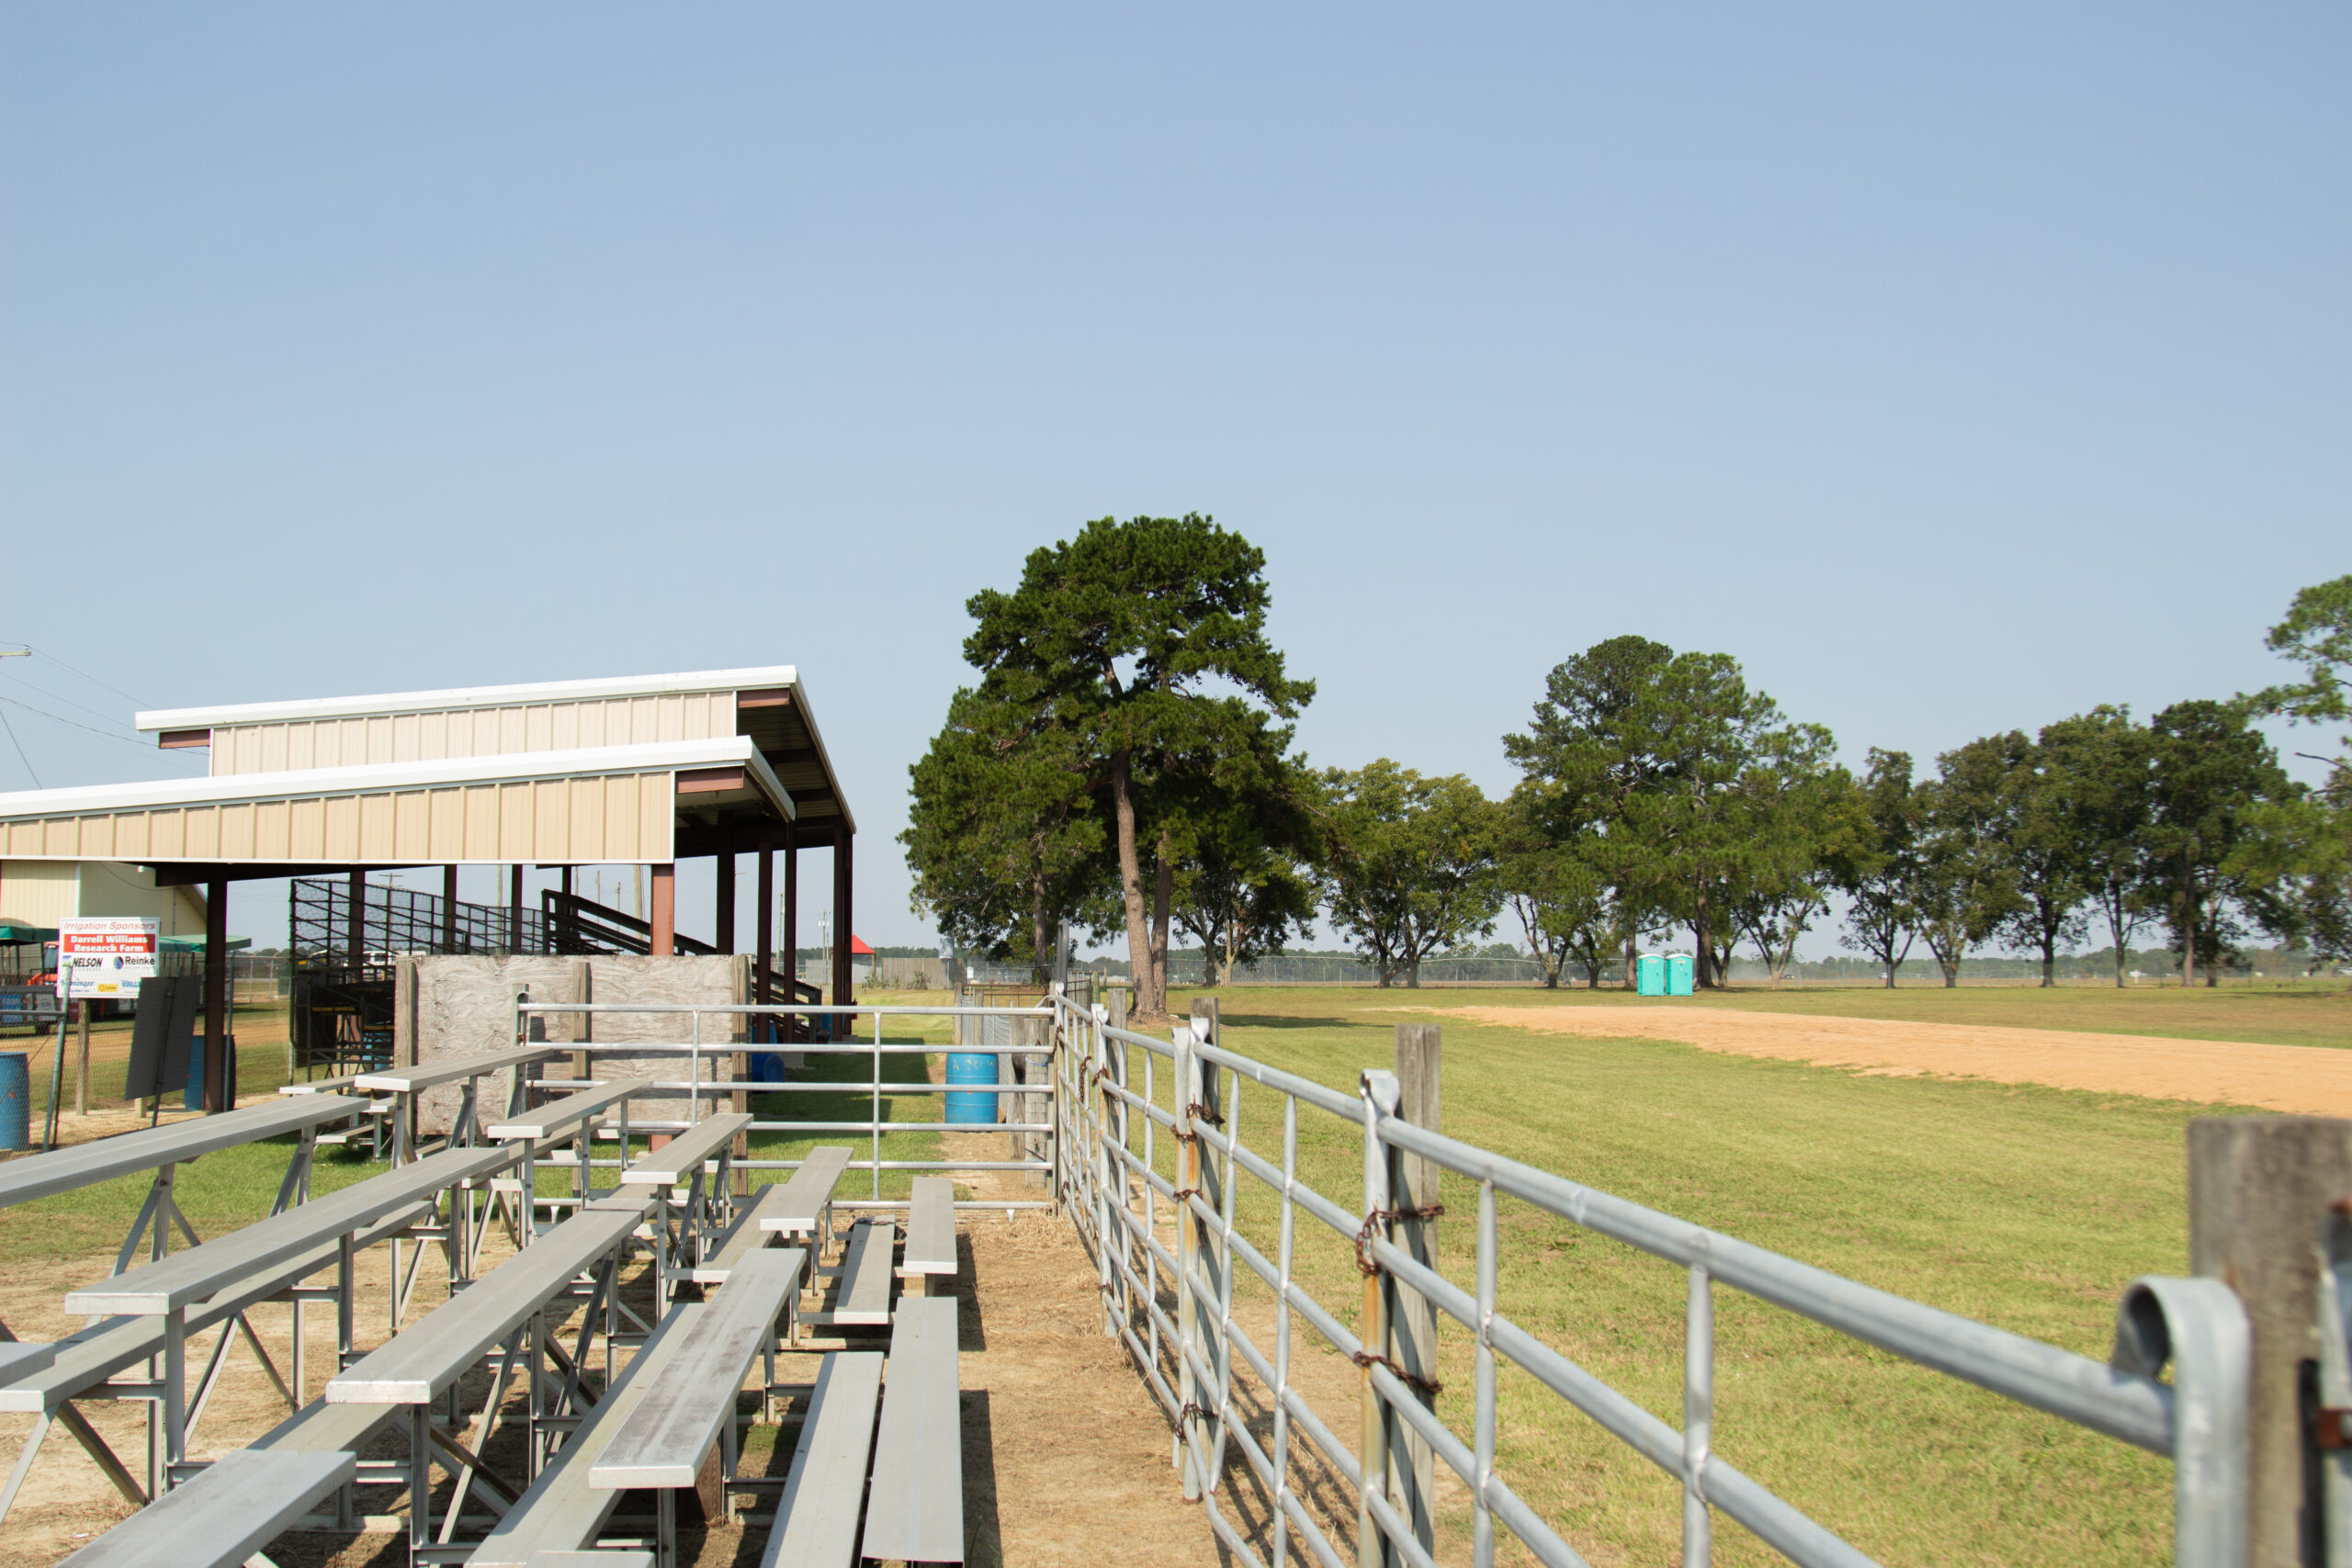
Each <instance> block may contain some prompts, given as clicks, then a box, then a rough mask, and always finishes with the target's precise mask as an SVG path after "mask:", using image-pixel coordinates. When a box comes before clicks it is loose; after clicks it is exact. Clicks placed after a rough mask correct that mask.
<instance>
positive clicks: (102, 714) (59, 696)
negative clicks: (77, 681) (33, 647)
mask: <svg viewBox="0 0 2352 1568" xmlns="http://www.w3.org/2000/svg"><path fill="white" fill-rule="evenodd" d="M0 674H6V675H7V677H8V679H9V680H11V681H14V682H17V684H18V685H20V686H24V687H28V688H29V689H30V690H32V691H36V692H39V693H40V694H41V695H42V696H44V697H49V698H51V699H53V700H55V701H57V702H61V703H63V704H64V705H66V706H67V707H70V708H80V709H81V710H82V711H83V712H84V713H86V714H89V715H91V716H93V717H96V718H112V717H113V715H112V714H110V713H108V712H107V711H106V710H105V709H104V708H94V707H92V706H91V705H89V704H87V703H77V702H75V701H74V699H73V698H72V697H69V696H67V695H66V694H64V693H62V692H52V691H51V690H50V689H49V688H48V687H47V686H35V685H33V683H32V682H30V681H28V680H26V679H25V678H24V677H23V676H22V675H18V674H15V673H13V672H10V671H0Z"/></svg>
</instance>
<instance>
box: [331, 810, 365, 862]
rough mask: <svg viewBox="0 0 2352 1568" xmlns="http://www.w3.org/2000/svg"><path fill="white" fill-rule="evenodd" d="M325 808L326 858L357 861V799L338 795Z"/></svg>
mask: <svg viewBox="0 0 2352 1568" xmlns="http://www.w3.org/2000/svg"><path fill="white" fill-rule="evenodd" d="M326 807H327V829H326V858H327V859H329V860H357V859H358V858H359V801H358V798H357V797H356V796H355V795H335V796H334V797H333V798H331V799H329V800H328V801H327V803H326Z"/></svg>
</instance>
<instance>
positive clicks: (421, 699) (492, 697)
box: [131, 664, 800, 730]
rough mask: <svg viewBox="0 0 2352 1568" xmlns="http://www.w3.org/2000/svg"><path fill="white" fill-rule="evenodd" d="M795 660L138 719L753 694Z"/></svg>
mask: <svg viewBox="0 0 2352 1568" xmlns="http://www.w3.org/2000/svg"><path fill="white" fill-rule="evenodd" d="M799 683H800V674H799V671H797V670H795V669H794V668H793V667H792V666H791V665H789V664H770V665H763V666H761V667H759V668H757V669H752V670H702V671H693V672H690V673H685V674H674V675H613V676H607V677H605V678H604V679H602V680H596V681H541V682H534V683H531V684H527V685H519V686H457V687H452V688H450V689H449V690H447V691H439V692H390V693H385V694H380V695H377V696H368V697H311V698H307V699H305V700H302V701H300V702H290V703H238V704H233V705H229V706H226V707H209V708H157V709H154V710H153V711H152V712H149V713H142V714H136V715H133V716H132V718H131V724H132V726H133V727H134V728H138V729H142V730H157V729H209V728H214V727H216V726H219V725H225V724H267V723H271V722H273V721H279V720H287V719H300V718H361V717H374V716H379V715H387V714H401V713H443V712H447V711H449V710H451V709H455V708H496V707H513V706H516V705H527V704H531V703H565V702H584V701H588V700H590V699H593V698H598V697H645V696H662V695H670V694H684V693H687V692H752V691H766V690H769V689H771V688H773V687H776V686H797V685H799Z"/></svg>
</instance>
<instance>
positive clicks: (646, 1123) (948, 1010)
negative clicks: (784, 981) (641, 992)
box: [514, 1000, 1054, 1210]
mask: <svg viewBox="0 0 2352 1568" xmlns="http://www.w3.org/2000/svg"><path fill="white" fill-rule="evenodd" d="M812 1014H815V1015H822V1016H826V1017H831V1018H841V1019H845V1020H849V1021H859V1020H865V1019H871V1020H872V1021H873V1029H872V1037H871V1038H870V1039H866V1040H849V1041H837V1042H833V1043H822V1042H792V1043H776V1044H759V1043H745V1042H742V1041H739V1040H736V1039H733V1038H731V1036H732V1035H733V1033H734V1032H735V1030H736V1029H737V1028H738V1027H740V1024H741V1021H750V1020H756V1019H775V1020H778V1021H783V1020H785V1019H786V1017H787V1016H788V1015H799V1016H803V1017H806V1016H809V1015H812ZM1051 1016H1052V1010H1051V1009H1048V1008H1042V1007H1038V1008H969V1007H922V1006H876V1005H859V1004H854V1003H850V1004H842V1005H837V1006H830V1005H819V1004H814V1003H809V1002H783V1001H778V1002H772V1003H731V1004H730V1003H714V1004H709V1005H702V1004H695V1003H685V1002H676V1003H662V1002H537V1001H521V1000H518V1001H517V1002H516V1003H515V1029H514V1038H515V1043H516V1044H518V1045H523V1044H532V1045H550V1046H552V1047H553V1048H555V1049H559V1050H562V1051H567V1052H574V1053H578V1054H580V1055H583V1056H586V1057H587V1058H589V1060H590V1062H591V1063H592V1064H593V1063H594V1059H595V1058H596V1057H599V1056H605V1057H638V1056H673V1057H676V1056H683V1057H684V1058H685V1066H686V1069H687V1071H686V1076H685V1077H683V1078H674V1077H673V1078H655V1079H650V1080H648V1082H647V1084H646V1088H647V1089H648V1090H649V1091H652V1092H654V1093H657V1094H659V1095H660V1096H662V1097H664V1098H668V1097H673V1096H674V1097H676V1098H678V1099H682V1100H684V1101H685V1102H686V1109H687V1118H686V1120H684V1121H679V1120H677V1119H675V1118H672V1119H669V1120H666V1121H665V1120H662V1119H660V1118H652V1117H646V1116H640V1115H636V1114H632V1115H631V1116H630V1117H629V1121H628V1125H629V1127H630V1129H631V1130H632V1131H633V1132H635V1133H638V1134H647V1133H677V1132H683V1131H684V1130H685V1129H686V1128H687V1127H689V1126H691V1125H693V1124H694V1122H699V1121H700V1120H702V1118H703V1116H704V1115H705V1114H706V1113H707V1111H708V1110H709V1109H710V1102H711V1101H713V1100H717V1099H718V1098H720V1097H722V1096H733V1095H736V1094H752V1095H764V1094H829V1095H835V1096H839V1097H842V1098H844V1099H846V1098H849V1097H852V1096H859V1097H863V1098H864V1099H865V1102H866V1106H867V1114H866V1115H865V1116H864V1117H862V1118H854V1119H843V1118H833V1119H830V1120H822V1121H810V1120H794V1119H789V1118H774V1117H757V1116H755V1117H754V1119H753V1121H752V1124H751V1127H750V1128H749V1131H750V1132H752V1133H780V1134H787V1135H792V1136H809V1135H811V1134H827V1133H836V1134H864V1135H865V1140H866V1146H867V1153H866V1157H865V1158H864V1159H852V1160H851V1161H850V1162H849V1168H850V1169H852V1170H864V1171H868V1172H870V1173H871V1175H870V1178H869V1180H868V1184H867V1185H868V1195H867V1196H866V1197H865V1198H862V1199H855V1198H840V1199H836V1200H835V1201H836V1202H837V1203H838V1204H840V1206H842V1207H843V1208H852V1209H899V1208H904V1207H906V1201H905V1200H903V1199H885V1198H884V1197H883V1196H882V1173H883V1172H884V1171H886V1170H905V1171H918V1172H922V1171H935V1172H948V1171H973V1170H1018V1171H1033V1172H1036V1173H1038V1174H1039V1175H1040V1176H1041V1177H1046V1178H1050V1176H1051V1174H1052V1172H1053V1169H1054V1162H1053V1160H1052V1158H1051V1157H1043V1158H1030V1159H1003V1160H970V1159H966V1160H953V1159H884V1158H883V1157H882V1139H883V1136H884V1135H885V1134H891V1133H1008V1134H1010V1133H1035V1134H1051V1133H1052V1131H1053V1123H1052V1122H1021V1121H1014V1120H1011V1119H1009V1118H1004V1117H1000V1119H999V1120H997V1121H994V1122H945V1121H938V1122H893V1121H888V1120H885V1118H884V1116H883V1100H885V1099H886V1098H888V1097H896V1096H899V1095H930V1094H947V1093H950V1092H954V1093H958V1094H992V1095H995V1096H997V1097H998V1103H999V1104H1000V1105H1002V1104H1004V1103H1005V1101H1006V1100H1008V1099H1010V1098H1012V1097H1013V1096H1016V1095H1024V1094H1035V1095H1040V1096H1042V1095H1043V1094H1044V1093H1045V1092H1046V1090H1045V1089H1044V1087H1043V1086H1040V1085H1034V1084H1033V1085H1016V1084H1010V1083H1000V1084H995V1085H989V1084H946V1083H931V1082H929V1081H926V1080H924V1079H922V1078H917V1079H913V1080H902V1079H896V1078H886V1077H883V1064H884V1061H885V1060H886V1059H897V1058H904V1057H908V1056H912V1057H915V1058H917V1059H918V1060H920V1059H921V1058H922V1057H925V1056H930V1055H945V1054H946V1053H947V1052H949V1051H956V1052H974V1053H979V1054H984V1055H995V1056H999V1057H1004V1056H1012V1055H1036V1054H1039V1053H1040V1052H1041V1051H1042V1049H1043V1047H1041V1046H1039V1045H1037V1044H1034V1043H1033V1044H1026V1045H1009V1044H986V1045H981V1044H949V1043H937V1044H933V1043H921V1044H910V1043H888V1042H886V1041H885V1040H884V1039H883V1037H882V1033H883V1031H882V1025H883V1021H884V1020H885V1019H887V1018H960V1017H978V1018H984V1019H985V1018H1008V1019H1009V1018H1039V1019H1043V1018H1050V1017H1051ZM615 1017H631V1018H658V1019H672V1020H675V1021H676V1022H677V1025H678V1032H679V1034H681V1035H683V1036H684V1038H682V1039H672V1038H662V1039H656V1040H650V1041H639V1040H626V1041H593V1040H592V1041H582V1042H577V1043H575V1042H571V1041H560V1040H559V1041H549V1040H546V1039H538V1038H533V1036H532V1032H531V1024H532V1022H533V1021H535V1020H539V1021H551V1020H556V1019H565V1018H577V1019H581V1020H583V1021H587V1023H588V1024H589V1027H590V1029H591V1030H593V1028H594V1020H596V1019H598V1018H615ZM705 1020H712V1021H714V1022H713V1023H712V1024H711V1025H709V1026H707V1025H706V1023H705ZM772 1052H776V1053H789V1054H792V1055H802V1056H840V1057H850V1058H863V1059H865V1061H867V1062H868V1063H869V1064H870V1065H871V1066H870V1071H869V1073H868V1075H867V1077H866V1078H865V1081H862V1082H861V1081H858V1080H855V1079H838V1078H836V1079H802V1080H799V1081H789V1080H787V1081H785V1082H774V1081H765V1080H753V1079H751V1078H748V1077H741V1078H722V1077H718V1075H717V1072H716V1070H715V1069H714V1067H713V1066H712V1065H711V1062H712V1058H714V1057H718V1056H728V1057H733V1056H738V1055H745V1056H748V1055H766V1054H769V1053H772ZM579 1087H580V1084H579V1083H578V1081H577V1080H571V1079H562V1078H541V1079H539V1080H537V1082H536V1083H535V1084H534V1085H533V1088H534V1089H536V1090H537V1092H539V1093H542V1094H547V1095H556V1094H561V1093H567V1092H570V1091H571V1090H573V1089H578V1088H579ZM590 1163H591V1165H592V1166H594V1167H598V1168H618V1167H621V1166H625V1165H627V1164H628V1155H627V1153H626V1151H624V1152H623V1153H622V1154H621V1155H620V1156H616V1157H615V1158H613V1159H609V1160H605V1159H599V1160H593V1161H591V1162H590ZM733 1163H734V1166H735V1168H736V1169H738V1170H797V1169H798V1168H800V1165H801V1163H802V1162H801V1161H799V1160H797V1159H778V1158H771V1157H765V1156H747V1157H744V1158H740V1159H737V1160H735V1161H734V1162H733ZM957 1206H958V1207H961V1208H968V1209H995V1210H1002V1209H1045V1208H1051V1207H1053V1201H1052V1200H1050V1199H1039V1200H1034V1201H1033V1200H1016V1201H1006V1200H989V1201H978V1200H973V1201H963V1202H960V1203H959V1204H958V1205H957Z"/></svg>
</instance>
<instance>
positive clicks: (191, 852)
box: [187, 806, 220, 860]
mask: <svg viewBox="0 0 2352 1568" xmlns="http://www.w3.org/2000/svg"><path fill="white" fill-rule="evenodd" d="M187 858H188V859H190V860H219V859H220V807H217V806H191V807H188V808H187Z"/></svg>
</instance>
